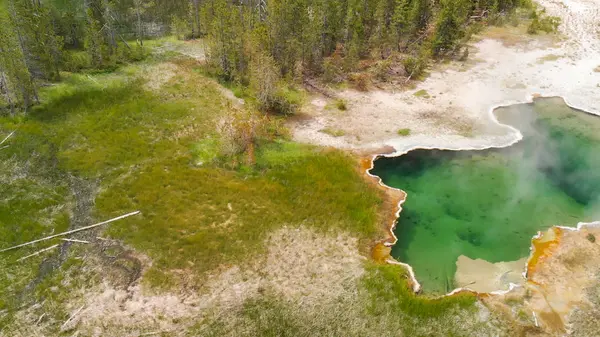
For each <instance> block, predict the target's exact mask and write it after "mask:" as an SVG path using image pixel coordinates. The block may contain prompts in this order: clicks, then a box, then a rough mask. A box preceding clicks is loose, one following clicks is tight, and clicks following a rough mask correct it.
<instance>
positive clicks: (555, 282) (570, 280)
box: [526, 223, 600, 331]
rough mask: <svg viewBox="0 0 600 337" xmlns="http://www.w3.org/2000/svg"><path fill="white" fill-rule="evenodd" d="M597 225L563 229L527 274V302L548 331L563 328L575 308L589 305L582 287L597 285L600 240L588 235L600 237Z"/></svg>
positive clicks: (599, 229)
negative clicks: (528, 294)
mask: <svg viewBox="0 0 600 337" xmlns="http://www.w3.org/2000/svg"><path fill="white" fill-rule="evenodd" d="M598 225H600V223H596V224H595V226H584V227H582V228H581V230H579V231H574V230H569V229H562V230H561V237H560V239H559V244H558V245H557V246H556V247H555V248H554V249H552V250H551V251H550V254H549V255H548V256H546V257H544V258H543V260H541V261H540V262H539V263H538V265H537V266H536V268H535V270H534V271H533V272H532V273H531V275H528V282H527V284H526V289H528V290H529V291H530V293H531V297H530V298H529V299H528V300H527V301H526V304H527V305H528V306H529V307H530V308H531V309H532V310H533V311H534V312H536V314H537V316H538V321H539V324H540V325H541V326H543V327H544V328H546V329H547V330H551V331H552V330H553V331H561V330H562V329H565V328H566V327H568V326H569V322H570V320H571V314H572V312H573V310H574V309H576V308H585V307H589V306H591V305H592V303H590V300H589V299H588V298H587V297H586V291H585V290H586V289H587V288H589V287H592V286H594V285H597V284H598V275H599V273H600V267H599V262H600V242H591V241H590V240H589V239H588V235H589V234H591V235H593V236H594V237H595V238H599V239H600V227H598Z"/></svg>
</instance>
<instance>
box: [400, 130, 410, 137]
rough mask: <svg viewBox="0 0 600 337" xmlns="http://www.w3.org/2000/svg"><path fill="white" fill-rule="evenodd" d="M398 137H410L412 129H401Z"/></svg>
mask: <svg viewBox="0 0 600 337" xmlns="http://www.w3.org/2000/svg"><path fill="white" fill-rule="evenodd" d="M398 136H403V137H406V136H410V129H400V130H398Z"/></svg>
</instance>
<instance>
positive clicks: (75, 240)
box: [61, 238, 90, 243]
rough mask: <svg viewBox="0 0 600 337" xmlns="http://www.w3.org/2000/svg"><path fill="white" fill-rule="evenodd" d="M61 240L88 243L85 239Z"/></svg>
mask: <svg viewBox="0 0 600 337" xmlns="http://www.w3.org/2000/svg"><path fill="white" fill-rule="evenodd" d="M61 240H63V241H67V242H76V243H90V242H89V241H85V240H77V239H64V238H63V239H61Z"/></svg>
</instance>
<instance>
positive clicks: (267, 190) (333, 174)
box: [97, 143, 379, 285]
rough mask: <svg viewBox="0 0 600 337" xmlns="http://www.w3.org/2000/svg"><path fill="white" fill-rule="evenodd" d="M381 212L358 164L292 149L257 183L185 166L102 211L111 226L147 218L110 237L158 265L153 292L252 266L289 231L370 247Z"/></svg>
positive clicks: (156, 175)
mask: <svg viewBox="0 0 600 337" xmlns="http://www.w3.org/2000/svg"><path fill="white" fill-rule="evenodd" d="M287 151H289V152H287ZM340 191H342V192H340ZM378 204H379V198H378V195H377V194H376V193H375V192H373V191H371V190H370V188H369V187H368V186H367V184H366V183H364V182H362V181H361V179H360V176H359V174H358V172H357V171H356V170H355V169H354V163H353V160H352V159H351V158H349V157H347V156H345V155H342V154H341V153H339V152H321V151H320V150H316V149H310V148H306V149H299V148H297V146H296V145H287V144H286V143H283V144H273V145H267V146H266V147H265V148H264V149H261V150H260V151H259V153H258V158H257V167H256V169H255V170H252V171H250V173H249V174H243V173H238V172H235V171H229V170H226V169H223V168H218V167H202V168H195V167H192V166H190V165H189V160H188V159H187V158H185V157H184V158H181V159H179V160H171V159H169V160H165V161H161V162H156V163H154V164H151V165H147V166H145V167H144V168H143V169H142V170H141V172H139V174H136V175H135V176H131V177H130V178H128V179H125V180H124V181H123V182H122V183H120V184H115V185H114V186H113V187H112V188H111V189H109V190H107V191H106V192H105V193H103V194H101V195H100V196H99V198H98V199H97V210H98V212H99V213H101V214H105V216H104V217H112V216H116V215H118V214H121V213H123V212H125V211H127V210H134V209H136V210H138V209H139V210H141V211H142V216H140V217H135V218H131V219H128V220H126V221H123V222H120V223H118V224H115V225H112V226H111V229H110V231H109V232H110V234H111V236H113V237H116V238H122V239H124V240H125V242H127V243H129V244H132V245H133V246H134V247H135V248H137V249H140V250H141V251H144V252H146V253H148V254H149V255H150V257H152V258H153V260H154V263H153V272H152V273H150V274H149V275H148V277H147V280H148V281H149V282H150V283H152V284H154V285H161V284H164V285H172V284H173V283H172V280H170V277H171V276H172V275H171V274H170V273H169V270H170V269H175V268H178V269H181V268H185V269H190V270H195V271H196V272H199V273H201V274H202V273H206V272H208V271H210V270H212V269H214V268H216V267H218V266H219V265H221V264H223V263H233V262H236V261H238V262H239V261H241V260H244V259H249V258H251V257H252V256H255V255H256V254H258V253H260V252H262V251H263V249H264V248H265V247H264V240H265V238H266V235H267V234H268V233H269V232H270V231H272V230H274V229H276V228H278V227H280V226H283V225H285V224H290V223H296V224H300V223H304V224H306V225H309V226H313V227H315V228H319V229H321V230H323V231H329V230H345V231H349V232H351V233H353V234H354V235H357V236H359V237H361V238H363V239H365V240H366V241H367V240H368V238H374V236H375V235H376V234H377V233H378V231H377V230H376V227H375V226H373V224H374V223H376V211H377V207H378ZM232 243H235V244H232Z"/></svg>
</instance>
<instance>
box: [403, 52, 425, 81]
mask: <svg viewBox="0 0 600 337" xmlns="http://www.w3.org/2000/svg"><path fill="white" fill-rule="evenodd" d="M402 65H403V66H404V70H406V73H407V74H408V76H409V77H410V78H419V77H421V75H423V74H424V73H425V69H426V68H427V59H425V58H422V57H412V56H409V57H407V58H405V59H404V60H403V61H402Z"/></svg>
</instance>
